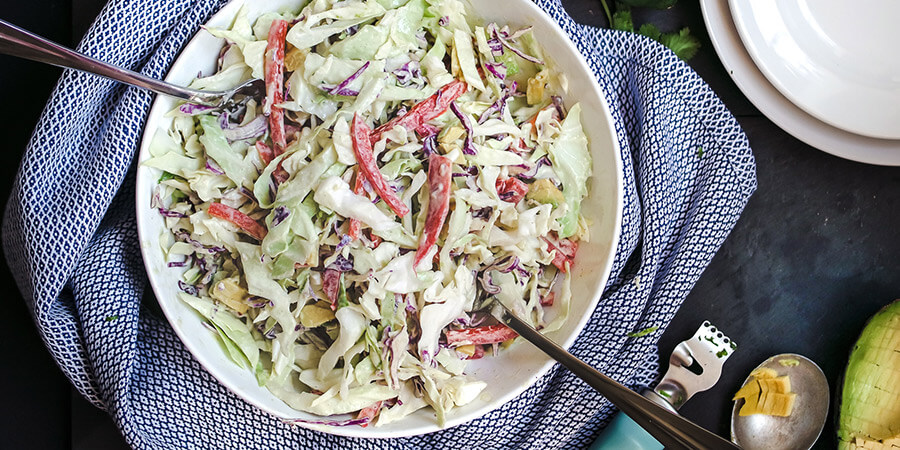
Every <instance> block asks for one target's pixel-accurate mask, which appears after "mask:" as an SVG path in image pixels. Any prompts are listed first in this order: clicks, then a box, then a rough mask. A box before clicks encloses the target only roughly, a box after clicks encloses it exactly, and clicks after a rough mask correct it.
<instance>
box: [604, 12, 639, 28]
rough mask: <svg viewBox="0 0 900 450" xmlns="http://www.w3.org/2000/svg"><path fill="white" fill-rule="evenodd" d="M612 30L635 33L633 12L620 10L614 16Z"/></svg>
mask: <svg viewBox="0 0 900 450" xmlns="http://www.w3.org/2000/svg"><path fill="white" fill-rule="evenodd" d="M610 28H612V29H613V30H622V31H630V32H632V33H634V22H633V21H632V20H631V11H630V10H628V9H618V10H616V12H615V13H614V14H613V15H612V22H611V23H610Z"/></svg>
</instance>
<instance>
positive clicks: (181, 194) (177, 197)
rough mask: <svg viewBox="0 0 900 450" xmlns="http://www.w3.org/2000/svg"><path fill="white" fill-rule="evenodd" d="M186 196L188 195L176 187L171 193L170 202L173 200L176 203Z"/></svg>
mask: <svg viewBox="0 0 900 450" xmlns="http://www.w3.org/2000/svg"><path fill="white" fill-rule="evenodd" d="M187 198H188V195H187V194H185V193H184V192H181V191H179V190H178V189H175V192H173V193H172V202H174V203H178V202H180V201H183V200H186V199H187Z"/></svg>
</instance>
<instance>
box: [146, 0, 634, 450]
mask: <svg viewBox="0 0 900 450" xmlns="http://www.w3.org/2000/svg"><path fill="white" fill-rule="evenodd" d="M242 3H246V6H247V10H248V16H249V17H250V18H255V17H258V16H259V15H261V14H262V13H264V12H266V11H273V10H279V9H282V8H283V7H285V6H292V7H294V8H296V7H298V5H299V4H301V3H302V1H301V0H245V1H244V0H236V1H233V2H231V3H229V4H228V5H226V6H225V7H224V8H222V10H221V11H220V12H219V13H218V14H216V15H215V16H214V17H213V18H212V19H211V20H210V22H209V25H211V26H217V27H222V26H228V25H229V24H231V22H232V20H233V19H234V17H235V15H236V13H237V11H238V9H239V8H240V6H241V4H242ZM473 8H474V10H475V11H476V12H477V13H478V15H480V16H481V17H484V18H485V19H487V20H496V21H498V22H501V23H508V24H510V25H513V26H524V25H532V26H534V29H535V32H536V33H537V35H538V36H541V44H542V45H543V47H544V50H545V54H547V55H553V58H552V62H553V63H554V65H555V66H556V67H564V68H566V73H567V75H568V81H569V83H568V91H567V92H564V93H563V94H564V95H563V98H564V100H567V104H574V103H575V102H576V101H578V102H581V104H582V106H583V109H584V114H583V116H582V117H583V120H585V121H586V123H585V127H584V129H585V132H586V133H587V136H588V139H589V141H590V150H591V154H592V156H593V171H594V174H593V179H592V180H591V190H590V195H589V197H588V199H587V200H586V201H585V204H584V207H583V208H582V211H583V213H584V215H585V216H586V218H587V219H588V220H589V221H590V222H591V224H592V225H591V240H590V242H589V243H583V244H582V246H581V247H582V248H581V251H579V252H578V256H577V258H576V262H575V265H574V267H573V281H572V294H573V296H572V297H573V298H572V305H571V314H570V316H569V320H568V323H567V324H566V326H564V327H563V328H562V329H561V330H559V331H557V332H554V333H549V334H548V337H550V338H551V339H553V340H554V341H556V342H559V343H561V344H562V345H563V346H564V347H569V346H570V345H572V343H573V342H574V341H575V339H576V338H577V337H578V334H579V332H580V331H581V329H582V328H583V327H584V325H585V324H586V323H587V321H588V319H589V318H590V316H591V313H592V312H593V311H594V308H595V307H596V306H597V302H598V300H599V299H600V295H601V294H602V291H603V287H604V286H605V285H606V280H607V278H608V276H609V271H610V269H611V266H612V261H613V257H614V254H615V249H616V246H617V243H618V239H619V230H620V228H621V226H620V225H621V217H622V205H623V190H622V184H623V182H622V161H621V159H620V156H619V146H618V140H617V138H616V135H615V131H614V127H613V124H612V117H611V116H610V113H609V108H608V107H607V104H606V101H605V100H604V98H605V97H604V95H603V93H602V91H601V90H600V87H599V86H598V84H597V82H596V80H595V79H594V76H593V73H592V72H591V70H590V68H589V67H588V65H587V63H586V62H585V61H584V59H583V58H582V57H581V55H580V54H579V53H578V50H577V49H576V48H575V46H574V44H572V42H571V41H569V39H568V38H567V37H566V36H565V34H564V33H563V32H562V30H560V29H559V27H558V26H557V25H556V23H555V22H554V21H553V20H552V19H550V18H549V17H548V16H547V15H546V14H545V13H544V12H543V11H541V10H540V9H539V8H538V7H537V6H535V5H534V3H532V2H531V1H530V0H495V1H491V2H475V3H474V6H473ZM222 43H223V41H222V40H219V39H215V38H213V37H212V36H211V35H209V34H208V33H206V32H202V31H201V32H200V33H198V35H197V36H196V37H195V38H194V39H193V40H191V42H190V43H188V44H187V46H186V47H185V48H184V50H183V51H182V53H181V55H180V56H179V57H178V59H177V60H176V62H175V63H174V64H173V65H172V68H171V70H170V71H169V74H168V76H167V77H166V80H167V81H170V82H174V83H179V84H187V83H188V82H189V81H190V80H191V79H192V78H193V77H195V76H196V74H197V73H198V72H200V71H202V72H203V73H206V74H209V73H211V72H212V70H213V69H214V68H215V61H216V57H217V55H218V53H219V49H220V48H221V46H222ZM175 104H176V103H175V101H174V100H173V99H171V98H168V97H164V96H159V97H157V99H156V101H155V103H154V105H153V108H152V109H151V110H150V114H149V116H148V119H147V125H146V129H145V131H144V138H143V141H142V143H141V152H140V155H139V161H145V160H146V159H147V158H148V157H149V151H148V147H149V144H150V141H151V139H152V137H153V135H154V133H156V132H157V130H158V129H160V128H161V127H168V125H169V124H170V123H171V120H172V119H171V118H167V117H165V113H166V112H168V111H170V110H171V109H172V108H174V106H175ZM158 177H159V171H157V170H155V169H151V168H148V167H145V166H143V165H141V166H139V168H138V173H137V188H136V208H137V222H138V233H139V236H140V240H141V252H142V254H143V258H144V265H145V268H146V270H147V274H148V275H149V278H150V283H151V286H152V287H153V292H154V293H155V294H156V298H157V299H158V301H159V304H160V306H161V307H162V310H163V312H164V313H165V315H166V317H167V318H168V320H169V322H170V323H171V325H172V328H173V329H174V331H175V333H176V334H177V335H178V336H179V337H180V338H181V340H182V341H183V342H184V344H185V346H186V347H187V349H188V350H189V351H190V352H191V353H192V354H193V355H194V357H195V358H196V359H197V360H198V361H199V362H200V364H202V365H203V367H204V368H206V370H207V371H209V373H210V374H212V375H213V376H214V377H215V378H216V379H217V380H219V381H220V382H221V383H222V384H223V385H224V386H226V387H227V388H228V389H230V390H231V391H232V392H234V393H235V394H237V395H238V396H240V397H241V398H243V399H244V400H246V401H247V402H249V403H251V404H253V405H255V406H256V407H258V408H260V409H262V410H264V411H267V412H268V413H270V414H272V415H274V416H277V417H280V418H284V419H292V418H300V419H305V420H322V418H321V417H319V416H314V415H311V414H306V413H303V412H299V411H296V410H294V409H291V408H290V407H288V406H287V405H286V404H285V403H284V402H282V401H281V400H279V399H278V398H276V397H275V396H274V395H272V394H271V393H270V392H269V391H268V390H266V389H265V388H262V387H260V386H258V385H257V383H256V379H255V377H254V376H253V374H252V373H251V372H250V371H249V370H244V369H242V368H240V367H238V366H237V365H236V364H234V363H233V362H232V361H231V360H230V359H229V357H228V356H227V354H226V353H225V351H224V350H223V349H222V347H221V345H220V344H219V343H218V341H217V339H216V338H215V336H214V335H213V334H212V333H211V332H210V331H209V330H207V329H206V328H205V327H203V325H202V322H203V320H202V319H201V318H200V317H199V316H198V315H197V314H196V313H195V312H194V311H193V310H191V308H190V307H188V306H186V305H185V304H184V303H182V302H181V301H179V300H178V298H177V293H178V287H177V281H178V279H179V276H180V272H179V271H178V270H175V269H171V268H167V267H166V264H165V261H164V257H163V254H162V251H161V249H160V245H159V238H160V236H161V234H162V233H163V232H164V224H163V221H162V218H161V216H160V215H159V214H158V213H157V212H156V211H155V210H153V209H152V208H150V197H151V193H152V189H153V187H154V185H155V184H156V180H157V179H158ZM548 315H549V317H550V318H551V319H552V317H553V316H555V311H552V309H551V311H549V314H548ZM552 366H553V361H552V360H551V359H550V358H548V357H547V356H545V355H544V354H543V353H541V352H540V351H539V350H537V349H536V348H535V347H534V346H532V345H530V344H528V343H524V342H520V343H516V344H515V345H513V346H511V347H510V348H509V349H507V350H506V351H504V352H503V353H502V354H501V355H500V356H499V357H496V358H490V357H489V358H484V359H481V360H477V361H473V363H472V364H471V365H470V366H469V371H468V372H469V373H470V374H471V375H472V376H473V377H475V378H476V379H480V380H483V381H485V382H487V385H488V387H487V388H486V390H485V392H484V393H483V394H482V395H481V397H480V398H479V399H477V400H475V401H473V402H472V403H470V404H468V405H466V406H464V407H460V408H457V409H454V410H453V411H452V412H451V413H449V414H448V415H447V425H446V426H447V427H452V426H455V425H459V424H461V423H464V422H467V421H470V420H472V419H475V418H478V417H480V416H482V415H484V414H486V413H488V412H489V411H491V410H493V409H496V408H498V407H500V406H501V405H503V404H504V403H506V402H507V401H509V400H511V399H512V398H514V397H515V396H517V395H519V394H520V393H522V391H524V390H525V389H527V388H528V387H529V386H531V385H532V384H533V383H534V382H535V381H536V380H537V379H538V378H539V377H541V376H542V375H543V374H545V373H546V372H547V371H548V370H550V368H551V367H552ZM343 418H348V417H341V419H343ZM300 426H304V427H307V428H312V429H316V430H320V431H325V432H328V433H333V434H339V435H345V436H356V437H383V438H386V437H400V436H411V435H418V434H424V433H430V432H434V431H439V430H440V428H439V427H438V426H437V422H436V419H435V416H434V413H433V411H431V409H424V410H420V411H418V412H416V413H415V414H413V415H411V416H409V417H407V418H405V419H404V420H401V421H398V422H395V423H391V424H388V425H385V426H383V427H377V426H370V427H367V428H361V427H358V426H349V427H331V426H326V425H313V424H301V425H300Z"/></svg>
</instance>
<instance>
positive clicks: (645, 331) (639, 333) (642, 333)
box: [627, 327, 659, 338]
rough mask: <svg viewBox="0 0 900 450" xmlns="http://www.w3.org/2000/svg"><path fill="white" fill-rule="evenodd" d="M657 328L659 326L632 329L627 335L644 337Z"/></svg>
mask: <svg viewBox="0 0 900 450" xmlns="http://www.w3.org/2000/svg"><path fill="white" fill-rule="evenodd" d="M658 329H659V327H649V328H644V329H643V330H640V331H632V332H631V333H628V334H627V336H628V337H632V338H639V337H644V336H646V335H648V334H650V333H652V332H654V331H656V330H658Z"/></svg>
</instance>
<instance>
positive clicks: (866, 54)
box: [700, 0, 900, 166]
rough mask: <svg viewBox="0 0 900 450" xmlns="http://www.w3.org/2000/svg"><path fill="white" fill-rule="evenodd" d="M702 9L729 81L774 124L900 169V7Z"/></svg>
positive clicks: (721, 4)
mask: <svg viewBox="0 0 900 450" xmlns="http://www.w3.org/2000/svg"><path fill="white" fill-rule="evenodd" d="M700 3H701V6H702V9H703V17H704V20H705V21H706V28H707V29H708V30H709V35H710V38H711V39H712V42H713V45H714V46H715V48H716V52H718V54H719V58H720V59H721V60H722V63H723V64H724V65H725V68H726V70H727V71H728V73H729V75H731V77H732V78H733V79H734V81H735V83H736V84H737V85H738V87H739V88H740V89H741V91H743V92H744V94H745V95H746V96H747V98H748V99H749V100H750V101H751V102H752V103H753V104H754V105H755V106H756V107H757V108H758V109H759V110H760V111H761V112H762V113H763V114H765V115H766V116H767V117H768V118H769V119H771V120H772V121H773V122H775V124H776V125H778V126H779V127H781V128H783V129H784V130H785V131H787V132H788V133H790V134H792V135H794V136H795V137H796V138H798V139H800V140H802V141H804V142H806V143H807V144H809V145H812V146H813V147H816V148H818V149H820V150H823V151H826V152H828V153H831V154H833V155H836V156H840V157H842V158H847V159H851V160H854V161H859V162H864V163H869V164H880V165H891V166H896V165H900V51H898V50H897V49H896V45H897V44H896V33H895V28H894V24H895V23H896V21H897V20H898V19H900V2H897V1H896V0H867V1H865V2H848V1H846V0H794V1H782V0H701V2H700Z"/></svg>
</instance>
